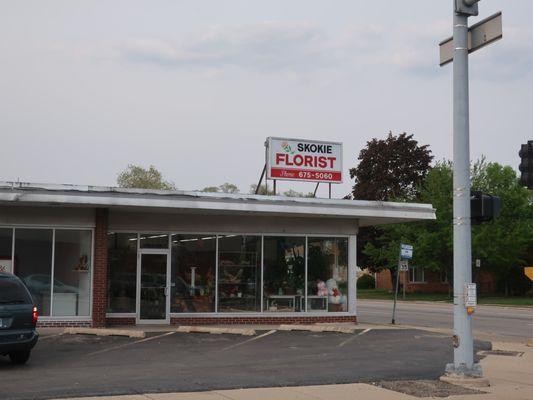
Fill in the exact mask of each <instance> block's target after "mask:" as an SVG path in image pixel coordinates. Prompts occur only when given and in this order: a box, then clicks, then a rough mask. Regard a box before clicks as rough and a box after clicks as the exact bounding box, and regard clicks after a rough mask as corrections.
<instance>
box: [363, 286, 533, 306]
mask: <svg viewBox="0 0 533 400" xmlns="http://www.w3.org/2000/svg"><path fill="white" fill-rule="evenodd" d="M357 297H358V298H359V299H367V300H369V299H370V300H393V299H394V293H389V292H388V291H387V290H384V289H357ZM398 300H403V297H402V293H401V292H399V293H398ZM405 300H406V301H441V302H447V303H451V302H452V298H451V297H450V296H448V295H447V294H438V293H435V294H432V293H406V295H405ZM478 303H479V304H495V305H505V306H521V307H524V306H526V307H533V297H479V298H478Z"/></svg>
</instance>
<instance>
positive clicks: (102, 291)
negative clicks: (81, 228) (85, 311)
mask: <svg viewBox="0 0 533 400" xmlns="http://www.w3.org/2000/svg"><path fill="white" fill-rule="evenodd" d="M108 215H109V211H108V209H107V208H97V209H96V213H95V224H96V225H95V229H94V271H93V326H94V327H103V326H105V314H106V309H107V220H108Z"/></svg>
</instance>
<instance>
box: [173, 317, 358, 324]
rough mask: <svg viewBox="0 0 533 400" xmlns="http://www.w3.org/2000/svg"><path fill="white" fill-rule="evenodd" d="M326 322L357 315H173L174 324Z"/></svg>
mask: <svg viewBox="0 0 533 400" xmlns="http://www.w3.org/2000/svg"><path fill="white" fill-rule="evenodd" d="M324 322H353V323H356V322H357V317H356V316H355V315H337V316H336V315H324V316H302V317H299V316H296V317H281V316H257V317H249V316H248V317H235V316H231V317H171V318H170V323H171V324H173V325H217V324H219V325H241V324H243V325H244V324H263V325H279V324H316V323H324Z"/></svg>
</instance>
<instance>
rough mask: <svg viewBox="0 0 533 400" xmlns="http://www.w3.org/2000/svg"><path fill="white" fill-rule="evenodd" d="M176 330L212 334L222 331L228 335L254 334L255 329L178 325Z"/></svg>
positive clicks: (221, 332) (219, 333)
mask: <svg viewBox="0 0 533 400" xmlns="http://www.w3.org/2000/svg"><path fill="white" fill-rule="evenodd" d="M176 332H181V333H210V334H212V335H222V334H224V333H227V334H230V335H243V336H254V335H255V329H251V328H217V327H208V326H180V327H179V328H178V329H176Z"/></svg>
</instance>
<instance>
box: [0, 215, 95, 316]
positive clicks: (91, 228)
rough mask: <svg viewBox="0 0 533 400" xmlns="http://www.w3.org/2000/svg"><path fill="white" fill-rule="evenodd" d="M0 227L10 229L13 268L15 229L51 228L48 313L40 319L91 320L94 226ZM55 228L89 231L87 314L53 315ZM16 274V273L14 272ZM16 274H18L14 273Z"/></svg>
mask: <svg viewBox="0 0 533 400" xmlns="http://www.w3.org/2000/svg"><path fill="white" fill-rule="evenodd" d="M0 228H7V229H11V230H12V244H11V263H12V265H13V269H15V251H16V248H15V242H16V234H17V229H34V230H52V255H51V258H52V259H51V260H50V265H51V270H50V275H51V278H50V285H51V287H50V315H47V316H44V315H43V316H39V320H40V321H44V322H46V321H59V322H61V321H80V322H85V321H91V320H92V315H93V290H94V226H90V227H88V226H61V225H54V226H45V225H39V226H35V225H27V224H24V225H0ZM56 230H72V231H90V232H91V262H90V271H89V274H90V276H89V315H73V316H54V315H53V311H54V309H53V303H54V275H55V274H54V270H55V246H56V244H55V232H56ZM15 275H16V274H15ZM16 276H18V275H16Z"/></svg>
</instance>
